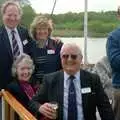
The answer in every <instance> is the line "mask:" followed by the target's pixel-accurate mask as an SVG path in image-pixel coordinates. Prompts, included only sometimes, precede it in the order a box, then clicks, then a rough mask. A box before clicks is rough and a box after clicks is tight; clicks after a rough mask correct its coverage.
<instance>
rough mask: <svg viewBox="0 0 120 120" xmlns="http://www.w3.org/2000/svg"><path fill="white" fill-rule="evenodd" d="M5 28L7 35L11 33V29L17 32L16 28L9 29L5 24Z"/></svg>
mask: <svg viewBox="0 0 120 120" xmlns="http://www.w3.org/2000/svg"><path fill="white" fill-rule="evenodd" d="M5 29H6V30H7V33H8V35H11V31H12V30H14V31H15V32H17V28H14V29H10V28H8V27H7V26H5Z"/></svg>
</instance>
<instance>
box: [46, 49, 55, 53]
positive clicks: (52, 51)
mask: <svg viewBox="0 0 120 120" xmlns="http://www.w3.org/2000/svg"><path fill="white" fill-rule="evenodd" d="M47 54H55V50H47Z"/></svg>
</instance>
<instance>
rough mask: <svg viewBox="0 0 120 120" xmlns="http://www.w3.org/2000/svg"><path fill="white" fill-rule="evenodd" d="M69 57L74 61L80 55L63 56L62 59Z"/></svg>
mask: <svg viewBox="0 0 120 120" xmlns="http://www.w3.org/2000/svg"><path fill="white" fill-rule="evenodd" d="M69 57H70V58H71V59H73V60H76V59H77V57H78V55H74V54H71V55H68V54H64V55H62V58H63V59H68V58H69Z"/></svg>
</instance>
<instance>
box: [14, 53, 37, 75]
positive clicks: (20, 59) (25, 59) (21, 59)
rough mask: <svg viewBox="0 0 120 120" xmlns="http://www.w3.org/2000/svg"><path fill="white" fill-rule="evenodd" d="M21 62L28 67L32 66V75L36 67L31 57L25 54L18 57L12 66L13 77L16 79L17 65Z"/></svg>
mask: <svg viewBox="0 0 120 120" xmlns="http://www.w3.org/2000/svg"><path fill="white" fill-rule="evenodd" d="M21 62H25V63H27V64H28V65H30V66H31V70H32V71H31V74H32V73H33V71H34V69H35V66H34V63H33V60H32V59H31V57H30V56H29V55H27V54H25V53H23V54H21V55H20V56H18V57H16V60H15V61H14V62H13V65H12V76H13V77H15V76H16V75H17V65H18V64H19V63H21Z"/></svg>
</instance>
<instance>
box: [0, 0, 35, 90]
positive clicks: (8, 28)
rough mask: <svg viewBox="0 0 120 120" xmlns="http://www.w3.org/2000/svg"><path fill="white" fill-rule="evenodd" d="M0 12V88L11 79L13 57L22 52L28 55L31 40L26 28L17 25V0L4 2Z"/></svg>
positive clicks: (19, 13)
mask: <svg viewBox="0 0 120 120" xmlns="http://www.w3.org/2000/svg"><path fill="white" fill-rule="evenodd" d="M1 14H2V19H3V25H2V26H1V27H0V89H2V88H5V87H6V85H7V84H8V83H9V82H10V81H11V80H12V77H11V66H12V63H13V60H14V59H15V57H16V56H18V55H20V54H21V53H23V52H25V53H27V54H29V55H30V54H31V50H30V49H31V48H32V42H33V41H32V40H31V39H30V37H29V34H28V31H27V29H25V28H23V27H21V26H19V25H18V24H19V22H20V19H21V17H22V10H21V8H20V6H19V4H18V3H17V2H14V1H7V2H5V3H4V4H3V5H2V8H1ZM12 33H13V34H12ZM13 40H14V42H13ZM15 55H16V56H15Z"/></svg>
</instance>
